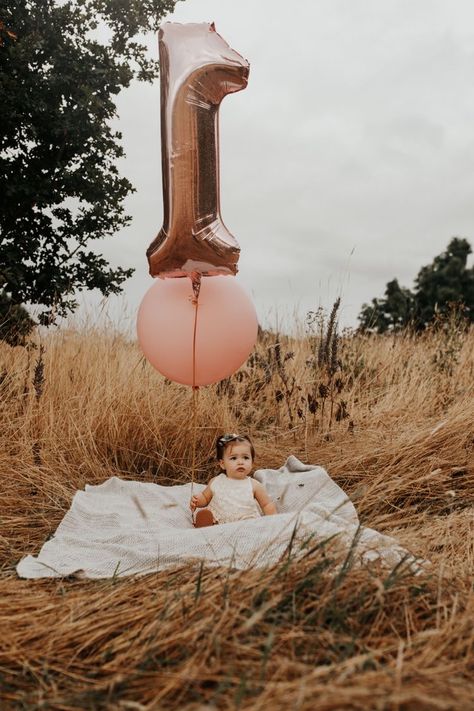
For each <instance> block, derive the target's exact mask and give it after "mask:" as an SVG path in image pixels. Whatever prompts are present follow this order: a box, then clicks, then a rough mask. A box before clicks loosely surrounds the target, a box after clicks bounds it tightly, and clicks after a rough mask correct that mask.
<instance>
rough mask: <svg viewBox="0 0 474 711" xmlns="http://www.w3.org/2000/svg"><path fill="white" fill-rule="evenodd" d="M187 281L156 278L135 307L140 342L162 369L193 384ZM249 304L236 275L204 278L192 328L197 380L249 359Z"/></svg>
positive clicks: (222, 374) (253, 327) (253, 322)
mask: <svg viewBox="0 0 474 711" xmlns="http://www.w3.org/2000/svg"><path fill="white" fill-rule="evenodd" d="M192 299H193V291H192V286H191V280H190V279H187V278H182V279H156V281H155V283H154V284H153V285H152V286H151V287H150V289H149V290H148V291H147V293H146V294H145V296H144V298H143V301H142V303H141V305H140V309H139V311H138V320H137V332H138V341H139V343H140V346H141V349H142V351H143V353H144V354H145V356H146V358H147V359H148V360H149V361H150V363H151V365H152V366H153V367H154V368H156V370H158V371H159V372H160V373H162V374H163V375H164V376H166V377H167V378H169V379H170V380H174V381H176V382H177V383H183V384H184V385H192V384H193V333H194V316H195V306H194V305H193V303H192ZM257 328H258V325H257V315H256V313H255V308H254V306H253V303H252V301H251V299H250V298H249V296H248V295H247V293H246V292H245V291H244V289H243V288H242V287H241V286H240V284H239V283H238V282H237V280H236V279H235V277H230V276H213V277H203V278H202V281H201V291H200V294H199V306H198V313H197V327H196V359H195V360H196V378H195V384H196V385H210V384H211V383H216V382H217V381H219V380H222V379H223V378H227V377H229V375H232V373H233V372H235V371H236V370H237V369H238V368H239V367H240V366H241V365H242V363H244V362H245V360H246V359H247V357H248V355H249V353H250V351H251V350H252V348H253V346H254V344H255V341H256V338H257Z"/></svg>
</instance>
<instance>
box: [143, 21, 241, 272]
mask: <svg viewBox="0 0 474 711" xmlns="http://www.w3.org/2000/svg"><path fill="white" fill-rule="evenodd" d="M158 37H159V47H160V71H161V152H162V172H163V202H164V220H163V227H162V228H161V230H160V232H159V233H158V235H157V237H156V239H155V240H154V241H153V242H152V243H151V245H150V246H149V248H148V250H147V257H148V261H149V265H150V274H151V275H152V276H161V277H179V276H190V277H192V278H193V279H194V278H196V277H197V276H202V275H204V276H206V275H214V274H235V273H236V272H237V261H238V259H239V252H240V248H239V245H238V243H237V241H236V240H235V238H234V237H233V236H232V235H231V234H230V232H229V231H228V230H227V228H226V226H225V225H224V223H223V222H222V218H221V215H220V200H219V124H218V110H219V105H220V103H221V101H222V99H223V98H224V96H226V95H227V94H230V93H232V92H235V91H240V90H241V89H244V88H245V87H246V86H247V80H248V74H249V64H248V62H247V61H246V60H245V59H244V58H243V57H241V56H240V54H238V53H237V52H235V51H234V50H233V49H231V48H230V47H229V45H228V44H227V43H226V42H225V41H224V40H223V39H222V37H221V36H220V35H218V34H217V32H216V31H215V27H214V24H211V25H209V24H186V25H180V24H177V23H169V22H168V23H165V24H164V25H163V26H162V27H161V29H160V31H159V35H158Z"/></svg>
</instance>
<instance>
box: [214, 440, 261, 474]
mask: <svg viewBox="0 0 474 711" xmlns="http://www.w3.org/2000/svg"><path fill="white" fill-rule="evenodd" d="M219 464H220V466H221V467H222V469H224V471H225V473H226V474H227V476H228V477H229V478H230V479H245V477H246V476H248V475H249V474H250V472H251V471H252V465H253V461H252V451H251V449H250V444H249V443H248V442H231V443H230V444H229V445H227V447H226V448H225V450H224V456H223V457H222V459H219Z"/></svg>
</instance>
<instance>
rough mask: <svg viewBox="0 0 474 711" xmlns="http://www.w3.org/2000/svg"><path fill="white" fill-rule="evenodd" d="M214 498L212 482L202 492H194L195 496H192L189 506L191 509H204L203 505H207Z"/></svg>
mask: <svg viewBox="0 0 474 711" xmlns="http://www.w3.org/2000/svg"><path fill="white" fill-rule="evenodd" d="M211 481H212V479H211ZM211 499H212V489H211V482H209V484H208V485H207V486H206V488H205V489H204V491H201V493H200V494H194V496H192V497H191V502H190V504H189V508H190V509H191V511H194V510H195V509H197V508H200V509H202V508H203V506H207V505H208V503H209V502H210V500H211Z"/></svg>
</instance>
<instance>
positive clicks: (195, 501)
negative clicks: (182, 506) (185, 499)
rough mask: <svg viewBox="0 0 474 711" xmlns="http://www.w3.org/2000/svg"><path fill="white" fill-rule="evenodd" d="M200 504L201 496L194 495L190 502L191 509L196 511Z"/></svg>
mask: <svg viewBox="0 0 474 711" xmlns="http://www.w3.org/2000/svg"><path fill="white" fill-rule="evenodd" d="M198 506H199V496H192V497H191V501H190V504H189V508H190V509H191V511H195V510H196V509H197V507H198Z"/></svg>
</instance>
